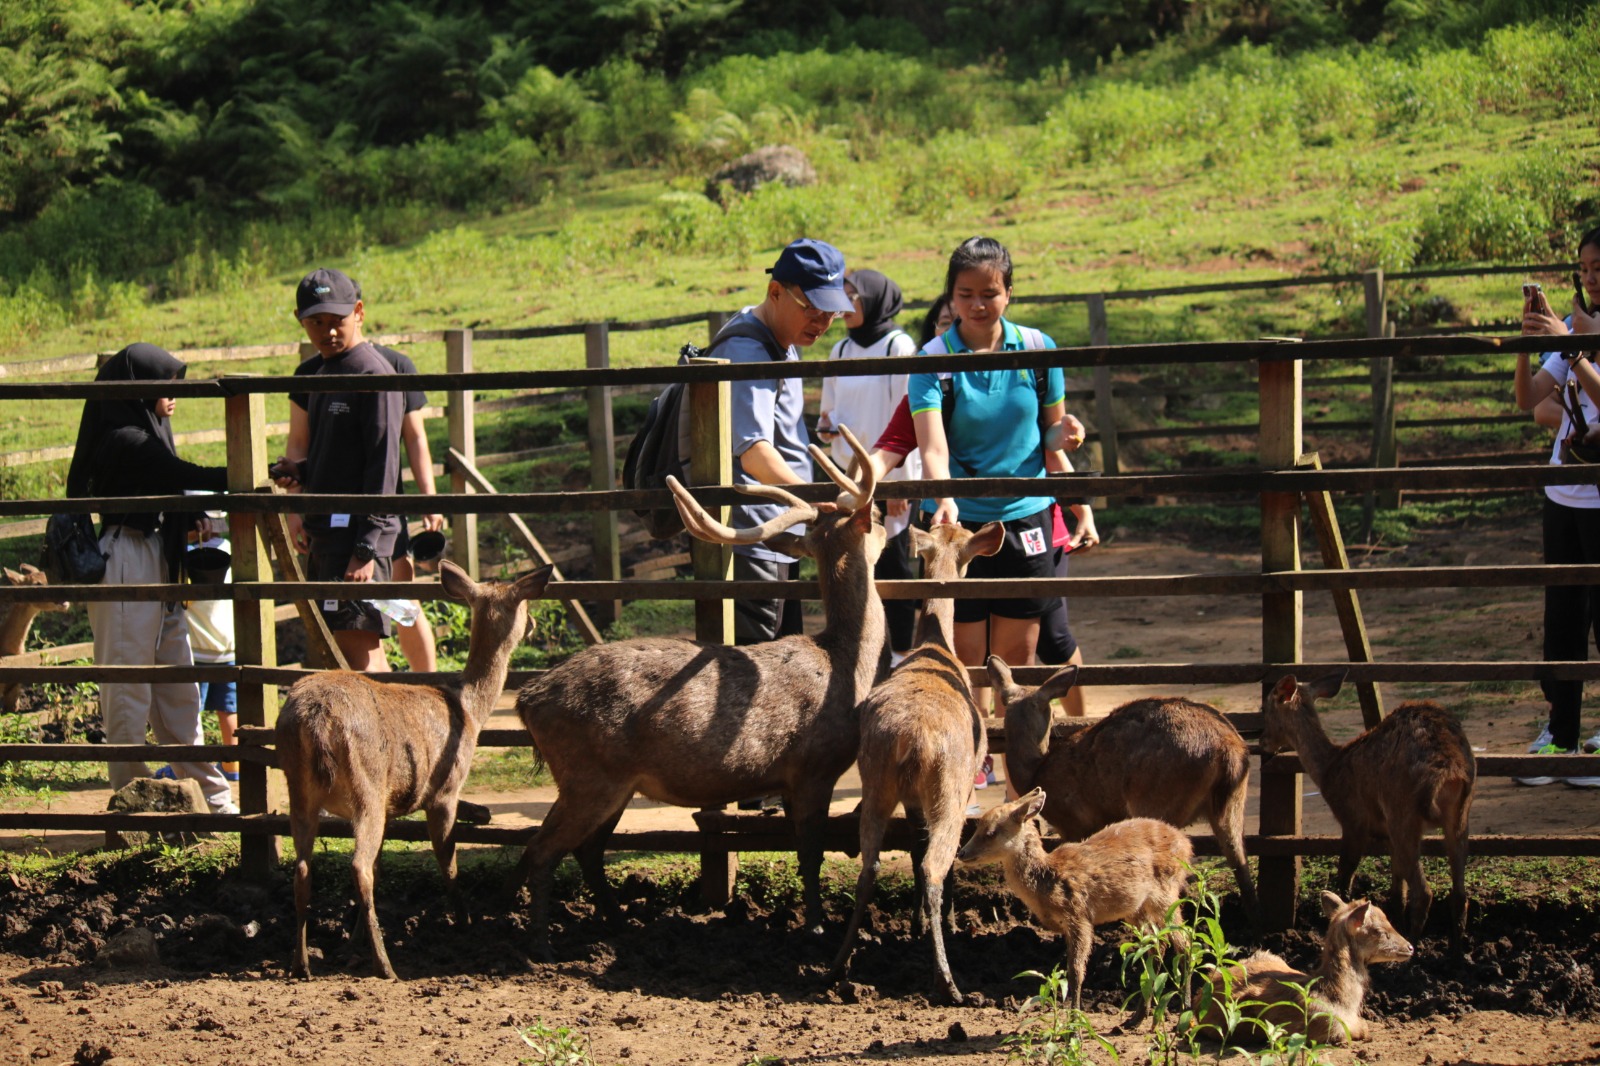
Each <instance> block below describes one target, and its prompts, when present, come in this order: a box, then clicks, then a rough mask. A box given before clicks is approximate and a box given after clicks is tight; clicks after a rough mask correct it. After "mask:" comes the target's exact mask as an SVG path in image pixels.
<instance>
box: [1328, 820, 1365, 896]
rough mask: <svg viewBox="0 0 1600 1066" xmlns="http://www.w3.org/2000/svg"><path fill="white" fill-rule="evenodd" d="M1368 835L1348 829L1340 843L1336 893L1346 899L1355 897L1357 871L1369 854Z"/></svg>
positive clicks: (1334, 878)
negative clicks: (1362, 859) (1362, 858)
mask: <svg viewBox="0 0 1600 1066" xmlns="http://www.w3.org/2000/svg"><path fill="white" fill-rule="evenodd" d="M1368 839H1369V838H1368V835H1367V834H1366V833H1364V832H1361V831H1359V830H1352V829H1346V830H1345V833H1344V836H1343V837H1342V838H1341V839H1340V841H1339V870H1338V872H1337V873H1336V874H1334V877H1333V884H1334V891H1336V892H1338V893H1339V895H1340V896H1343V897H1344V898H1345V899H1352V898H1354V895H1355V883H1356V869H1357V868H1358V867H1360V865H1361V857H1362V856H1363V855H1365V854H1366V852H1367V843H1368Z"/></svg>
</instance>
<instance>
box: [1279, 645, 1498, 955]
mask: <svg viewBox="0 0 1600 1066" xmlns="http://www.w3.org/2000/svg"><path fill="white" fill-rule="evenodd" d="M1343 681H1344V675H1342V674H1337V675H1333V676H1330V677H1324V678H1319V679H1318V680H1316V681H1313V682H1311V683H1310V684H1301V683H1299V682H1297V681H1296V680H1295V678H1294V676H1293V675H1292V674H1291V675H1289V676H1287V677H1284V678H1282V679H1281V680H1280V681H1279V682H1278V683H1277V684H1276V685H1274V686H1273V687H1272V690H1271V691H1270V692H1269V693H1268V694H1267V697H1266V699H1265V700H1264V701H1263V703H1262V708H1261V709H1262V711H1263V712H1264V714H1265V715H1266V728H1265V729H1264V731H1263V732H1262V734H1261V750H1262V752H1263V753H1267V754H1271V753H1275V752H1279V751H1284V750H1286V749H1290V748H1292V749H1294V751H1295V752H1297V753H1298V754H1299V756H1300V763H1301V765H1302V766H1304V767H1305V771H1306V773H1307V774H1309V775H1310V777H1311V780H1313V781H1315V782H1316V783H1317V787H1318V788H1319V789H1321V790H1322V798H1323V799H1325V800H1326V801H1327V803H1328V809H1329V810H1331V811H1333V816H1334V817H1335V818H1337V819H1338V820H1339V828H1340V829H1341V830H1343V832H1344V838H1343V840H1342V841H1341V842H1340V845H1339V873H1338V879H1337V882H1336V884H1335V886H1334V887H1335V888H1337V889H1338V891H1339V892H1340V894H1341V895H1343V896H1344V897H1345V898H1347V899H1348V898H1349V897H1350V895H1351V894H1352V890H1353V887H1354V884H1355V877H1356V867H1357V866H1359V865H1360V863H1361V859H1362V856H1364V855H1365V854H1366V853H1367V849H1368V847H1369V846H1371V845H1372V844H1373V843H1374V842H1375V841H1379V840H1384V839H1386V838H1387V840H1388V842H1389V855H1390V872H1391V874H1392V875H1393V878H1394V881H1393V889H1392V891H1391V893H1390V899H1389V906H1390V908H1391V909H1392V910H1393V912H1394V913H1395V914H1396V915H1399V914H1401V913H1404V915H1405V919H1404V928H1405V931H1406V933H1407V934H1408V935H1410V936H1412V937H1419V936H1421V935H1422V929H1423V926H1424V925H1425V924H1427V920H1428V908H1429V907H1430V906H1431V905H1432V903H1433V892H1432V890H1430V889H1429V888H1428V881H1427V878H1426V877H1425V876H1424V875H1423V872H1422V834H1423V831H1424V830H1426V829H1427V828H1429V827H1431V826H1439V827H1440V828H1441V829H1443V830H1444V849H1445V854H1446V855H1447V856H1448V857H1449V859H1450V918H1451V926H1450V940H1451V943H1452V944H1454V945H1456V946H1457V947H1459V946H1460V944H1461V941H1462V939H1463V938H1464V937H1465V936H1466V932H1467V889H1466V875H1467V835H1468V820H1469V815H1470V813H1471V810H1472V790H1473V786H1474V783H1475V782H1476V781H1477V777H1478V763H1477V760H1476V759H1475V758H1474V757H1473V754H1472V744H1471V743H1470V742H1469V741H1468V740H1467V734H1466V733H1465V732H1464V731H1463V730H1462V728H1461V723H1459V722H1458V721H1456V717H1455V715H1453V714H1451V713H1450V712H1449V711H1447V710H1445V709H1444V708H1443V707H1440V706H1439V705H1438V704H1436V703H1427V702H1422V703H1403V704H1401V705H1400V706H1399V707H1396V708H1395V709H1394V710H1393V711H1391V712H1390V713H1389V715H1388V716H1387V717H1386V718H1384V720H1383V721H1382V722H1380V723H1378V724H1377V725H1376V726H1373V727H1372V728H1371V729H1369V730H1367V731H1366V732H1365V733H1362V734H1361V735H1360V736H1358V737H1356V738H1355V739H1354V740H1352V741H1350V742H1349V743H1348V744H1335V743H1333V742H1332V741H1331V740H1329V739H1328V734H1327V733H1326V732H1325V731H1324V730H1323V728H1322V722H1321V721H1320V720H1319V719H1318V718H1317V705H1316V701H1317V700H1318V699H1332V698H1333V697H1334V696H1335V695H1337V694H1338V692H1339V687H1340V685H1341V684H1342V683H1343ZM1408 887H1409V889H1410V892H1409V899H1408V898H1407V896H1408V893H1407V888H1408Z"/></svg>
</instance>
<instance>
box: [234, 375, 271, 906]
mask: <svg viewBox="0 0 1600 1066" xmlns="http://www.w3.org/2000/svg"><path fill="white" fill-rule="evenodd" d="M227 376H228V377H230V378H231V377H247V376H248V377H253V376H254V375H242V374H229V375H227ZM224 410H225V421H226V423H227V436H228V491H229V492H239V493H242V492H254V491H255V489H256V487H257V486H258V485H260V484H261V483H262V482H263V481H265V480H266V479H267V465H268V463H269V462H271V460H270V459H269V458H268V457H267V398H266V397H265V396H263V395H262V394H261V393H258V392H257V393H247V394H245V395H242V396H229V397H228V398H227V399H226V400H225V401H224ZM228 534H229V537H230V538H231V540H232V541H233V580H234V581H236V582H248V581H271V580H272V564H271V562H270V561H269V560H268V557H267V539H266V536H265V531H264V530H263V529H262V528H261V525H260V522H259V520H258V518H257V516H256V515H254V514H251V513H250V512H248V511H246V512H242V513H241V512H234V513H231V514H229V515H228ZM273 613H274V611H273V604H272V601H271V600H235V601H234V604H233V632H234V649H235V651H234V658H235V661H236V662H237V663H238V664H239V665H240V666H277V665H278V640H277V630H276V628H275V623H274V621H273ZM277 719H278V686H276V685H256V684H240V685H239V724H240V725H241V726H270V725H272V724H274V723H275V722H276V721H277ZM267 780H268V778H267V768H266V767H265V766H264V765H262V764H261V763H258V762H250V761H246V760H241V761H240V763H239V796H238V803H239V809H240V811H241V812H242V813H244V814H266V813H267V812H268V811H269V810H271V800H270V797H269V796H268V791H267ZM278 859H279V853H278V838H277V837H275V836H269V835H266V834H262V833H245V834H242V835H241V836H240V838H239V868H240V869H241V870H242V871H243V872H244V873H245V874H246V876H249V877H256V878H260V877H265V876H267V874H268V873H269V872H270V871H271V870H272V869H273V868H274V867H275V866H276V865H277V863H278Z"/></svg>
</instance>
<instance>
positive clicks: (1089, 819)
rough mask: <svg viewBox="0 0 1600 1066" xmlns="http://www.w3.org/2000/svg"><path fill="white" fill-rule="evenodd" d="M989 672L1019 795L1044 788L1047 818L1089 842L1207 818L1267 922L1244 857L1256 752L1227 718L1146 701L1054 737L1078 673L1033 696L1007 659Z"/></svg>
mask: <svg viewBox="0 0 1600 1066" xmlns="http://www.w3.org/2000/svg"><path fill="white" fill-rule="evenodd" d="M988 667H989V681H990V684H991V685H993V687H994V690H995V691H996V692H997V693H999V696H1000V699H1001V701H1002V702H1003V703H1004V704H1005V719H1006V773H1007V775H1008V776H1009V777H1010V778H1011V782H1012V784H1013V786H1014V787H1015V788H1016V790H1017V791H1018V792H1019V793H1020V792H1025V791H1027V790H1028V789H1031V788H1033V787H1035V786H1037V787H1039V788H1042V789H1044V790H1045V793H1046V795H1048V796H1049V799H1048V800H1046V801H1045V806H1044V820H1045V821H1047V822H1049V823H1050V825H1051V827H1052V828H1054V829H1055V831H1056V832H1057V833H1060V834H1061V837H1062V839H1064V840H1082V839H1083V838H1084V837H1086V836H1088V835H1089V834H1090V833H1093V832H1094V831H1095V830H1097V829H1103V828H1104V827H1106V826H1108V825H1110V824H1111V823H1112V822H1116V821H1121V820H1122V819H1124V818H1159V819H1160V820H1161V821H1163V822H1166V823H1168V824H1169V825H1174V826H1177V827H1178V828H1179V829H1182V828H1184V827H1185V826H1187V825H1189V824H1190V823H1192V822H1194V821H1195V819H1197V818H1202V817H1203V818H1205V820H1206V821H1207V822H1208V823H1209V824H1210V825H1211V831H1212V832H1213V833H1215V834H1216V838H1217V847H1218V849H1219V850H1221V852H1222V855H1223V857H1224V858H1226V859H1227V860H1228V865H1229V866H1231V867H1232V868H1233V873H1234V877H1235V878H1236V879H1237V880H1238V882H1239V898H1240V900H1241V901H1242V902H1243V903H1244V908H1245V912H1246V913H1247V914H1249V915H1250V919H1251V920H1252V921H1257V920H1259V913H1258V908H1257V906H1256V889H1255V881H1254V880H1252V878H1251V876H1250V864H1249V862H1248V861H1247V860H1246V858H1245V853H1244V801H1245V794H1246V793H1247V792H1248V791H1249V788H1250V749H1249V747H1248V746H1246V744H1245V742H1244V740H1243V738H1241V737H1240V736H1239V731H1238V730H1237V729H1235V728H1234V727H1233V723H1232V722H1230V721H1228V720H1227V719H1226V718H1224V717H1223V716H1222V712H1220V711H1218V710H1217V709H1216V708H1215V707H1212V706H1210V705H1208V704H1204V703H1196V702H1194V701H1193V700H1186V699H1183V698H1182V697H1178V696H1166V697H1159V698H1149V699H1139V700H1134V701H1133V702H1131V703H1124V704H1123V705H1122V706H1121V707H1118V708H1117V709H1116V710H1114V711H1112V712H1111V713H1110V714H1108V715H1106V716H1105V717H1104V718H1102V719H1100V720H1099V721H1098V722H1095V723H1094V724H1093V725H1091V726H1088V727H1087V728H1082V729H1077V730H1075V731H1073V732H1070V733H1067V734H1066V735H1064V736H1052V735H1051V732H1050V727H1051V724H1052V722H1051V712H1050V701H1051V700H1055V699H1060V698H1061V696H1062V695H1063V694H1064V693H1065V692H1066V691H1067V690H1068V689H1070V688H1071V687H1072V685H1073V683H1074V682H1075V681H1076V680H1077V676H1078V668H1077V667H1076V666H1069V667H1066V668H1065V669H1063V670H1059V671H1057V672H1056V673H1055V674H1054V675H1052V676H1051V677H1050V679H1049V680H1047V681H1046V682H1045V683H1044V684H1042V685H1040V686H1039V687H1038V688H1036V689H1029V688H1024V687H1022V686H1020V685H1018V684H1016V683H1015V682H1014V681H1012V679H1011V668H1010V667H1008V666H1007V665H1006V664H1005V663H1004V662H1003V661H1002V660H1000V659H998V658H995V657H993V656H990V658H989V662H988Z"/></svg>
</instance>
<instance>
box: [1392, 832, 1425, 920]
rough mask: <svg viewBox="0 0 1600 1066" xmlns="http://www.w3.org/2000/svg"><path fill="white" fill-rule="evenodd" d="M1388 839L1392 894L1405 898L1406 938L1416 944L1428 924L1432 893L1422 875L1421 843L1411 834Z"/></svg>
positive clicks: (1393, 835)
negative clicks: (1392, 872)
mask: <svg viewBox="0 0 1600 1066" xmlns="http://www.w3.org/2000/svg"><path fill="white" fill-rule="evenodd" d="M1390 836H1391V839H1390V844H1389V846H1390V848H1391V853H1390V859H1389V861H1390V862H1391V863H1392V864H1393V866H1394V891H1395V894H1397V895H1401V896H1404V897H1406V898H1405V915H1406V925H1407V927H1408V928H1407V931H1406V935H1407V936H1409V937H1411V938H1412V939H1413V940H1415V939H1417V938H1418V937H1420V936H1422V930H1423V928H1424V927H1425V926H1426V925H1427V924H1428V910H1429V908H1430V907H1432V906H1433V890H1432V889H1430V888H1429V887H1428V879H1427V877H1426V876H1425V875H1424V874H1423V872H1422V841H1421V840H1420V839H1419V838H1418V837H1417V836H1414V835H1412V834H1410V833H1404V834H1400V833H1391V834H1390ZM1407 890H1409V891H1407Z"/></svg>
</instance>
